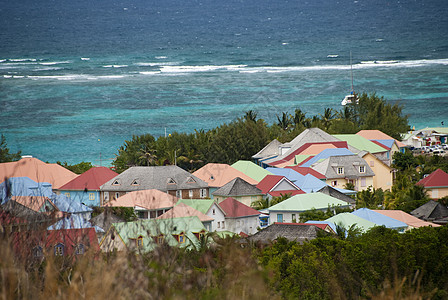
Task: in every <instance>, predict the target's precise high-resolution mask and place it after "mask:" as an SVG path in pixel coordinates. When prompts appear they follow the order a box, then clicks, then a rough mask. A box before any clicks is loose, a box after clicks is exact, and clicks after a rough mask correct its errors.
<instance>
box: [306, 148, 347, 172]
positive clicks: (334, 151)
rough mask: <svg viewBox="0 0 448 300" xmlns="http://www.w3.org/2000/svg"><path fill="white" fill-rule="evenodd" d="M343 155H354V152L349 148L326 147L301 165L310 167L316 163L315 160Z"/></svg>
mask: <svg viewBox="0 0 448 300" xmlns="http://www.w3.org/2000/svg"><path fill="white" fill-rule="evenodd" d="M342 155H353V152H351V151H350V150H348V149H347V148H331V149H325V150H323V151H322V152H320V153H319V154H317V155H316V156H314V157H313V158H311V159H310V160H308V161H307V162H305V163H304V164H302V165H300V166H301V167H307V168H308V167H311V165H312V164H314V163H315V162H318V161H319V160H321V159H326V158H329V157H330V156H342Z"/></svg>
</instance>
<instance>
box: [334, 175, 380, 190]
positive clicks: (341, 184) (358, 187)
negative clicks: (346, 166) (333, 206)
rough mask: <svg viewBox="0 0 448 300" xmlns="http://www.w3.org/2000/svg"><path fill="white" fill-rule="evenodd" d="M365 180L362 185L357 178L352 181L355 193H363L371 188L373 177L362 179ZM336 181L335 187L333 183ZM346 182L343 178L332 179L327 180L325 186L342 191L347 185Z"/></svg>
mask: <svg viewBox="0 0 448 300" xmlns="http://www.w3.org/2000/svg"><path fill="white" fill-rule="evenodd" d="M364 178H365V184H362V181H361V178H358V179H356V180H354V182H353V184H354V185H355V190H356V191H363V190H366V189H367V188H368V187H369V186H373V177H372V176H370V177H364ZM334 181H336V185H335V184H334V183H333V182H334ZM347 182H348V180H347V179H345V178H334V179H327V181H325V183H326V184H328V185H329V186H331V187H335V188H338V189H343V188H344V186H345V185H346V184H347Z"/></svg>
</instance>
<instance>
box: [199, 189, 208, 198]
mask: <svg viewBox="0 0 448 300" xmlns="http://www.w3.org/2000/svg"><path fill="white" fill-rule="evenodd" d="M200 193H201V198H205V197H207V190H206V189H201V190H200Z"/></svg>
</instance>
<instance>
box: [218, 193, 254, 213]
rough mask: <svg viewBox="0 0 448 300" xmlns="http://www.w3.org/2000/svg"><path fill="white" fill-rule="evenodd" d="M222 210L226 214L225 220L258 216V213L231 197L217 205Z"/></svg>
mask: <svg viewBox="0 0 448 300" xmlns="http://www.w3.org/2000/svg"><path fill="white" fill-rule="evenodd" d="M219 206H221V208H222V210H223V211H224V212H225V213H226V218H241V217H248V216H258V215H259V214H260V212H259V211H258V210H255V209H253V208H252V207H249V206H247V205H245V204H243V203H241V202H239V201H237V200H235V199H233V198H231V197H229V198H227V199H225V200H224V201H222V202H221V203H219Z"/></svg>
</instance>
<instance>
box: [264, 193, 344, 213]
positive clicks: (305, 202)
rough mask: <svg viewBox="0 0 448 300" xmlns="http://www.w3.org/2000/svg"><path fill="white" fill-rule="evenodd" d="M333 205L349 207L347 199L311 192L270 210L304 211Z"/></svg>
mask: <svg viewBox="0 0 448 300" xmlns="http://www.w3.org/2000/svg"><path fill="white" fill-rule="evenodd" d="M329 206H330V207H332V206H342V207H348V206H349V204H348V203H347V202H345V201H342V200H339V199H336V198H334V197H331V196H329V195H326V194H323V193H309V194H300V195H295V196H293V197H291V198H289V199H286V200H284V201H282V202H280V203H278V204H276V205H273V206H271V207H269V208H268V209H269V211H295V212H303V211H307V210H312V209H319V210H323V209H327V208H328V207H329Z"/></svg>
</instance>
